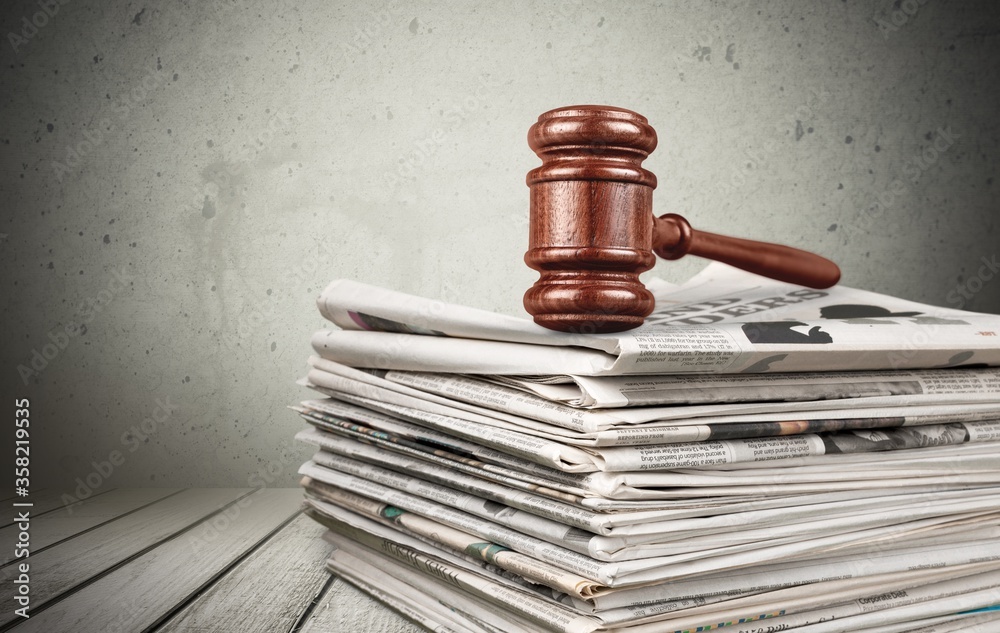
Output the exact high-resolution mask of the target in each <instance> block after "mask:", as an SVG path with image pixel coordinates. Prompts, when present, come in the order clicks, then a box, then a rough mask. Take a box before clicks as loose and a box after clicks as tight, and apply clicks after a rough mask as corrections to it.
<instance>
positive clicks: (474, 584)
mask: <svg viewBox="0 0 1000 633" xmlns="http://www.w3.org/2000/svg"><path fill="white" fill-rule="evenodd" d="M309 503H310V506H311V507H312V508H313V509H314V511H318V512H319V513H320V514H321V515H322V514H325V513H327V512H329V514H328V515H325V516H321V517H320V518H321V519H322V520H323V522H324V523H327V524H328V525H329V526H330V527H331V528H333V529H334V530H335V531H336V532H337V533H339V534H342V535H344V536H346V537H347V538H344V537H343V536H341V537H338V536H336V535H331V536H330V537H329V540H330V541H331V542H333V543H335V544H336V545H337V546H338V552H339V551H342V550H347V551H349V552H354V553H355V555H354V557H353V560H351V559H349V560H348V561H342V563H341V565H339V566H338V565H336V564H334V565H333V566H332V569H334V571H337V572H339V573H343V572H347V573H352V572H353V573H357V571H356V570H357V569H358V567H360V568H362V569H363V568H364V567H366V566H370V565H376V566H378V567H379V569H380V571H382V572H383V573H385V574H387V575H389V576H392V577H397V578H398V577H409V578H410V579H411V580H410V582H409V583H408V588H410V589H419V588H421V587H425V588H426V587H428V585H431V586H433V587H434V588H435V590H436V589H437V588H438V587H439V585H438V584H437V580H436V579H447V580H448V581H449V584H450V585H451V586H455V585H458V586H460V587H463V588H466V589H471V591H470V595H465V596H462V595H458V594H455V593H452V592H445V596H446V600H447V603H449V604H457V605H458V608H457V611H458V612H459V613H463V612H465V611H466V607H467V606H472V605H477V603H475V602H474V601H473V602H472V604H471V605H470V603H468V602H466V600H468V599H469V598H470V597H472V596H479V597H480V598H486V599H487V600H488V601H490V602H493V603H495V604H499V605H500V606H502V607H504V608H506V609H512V610H513V611H514V612H515V613H517V614H519V615H522V616H526V617H528V618H530V619H532V620H534V621H535V622H537V623H538V624H541V625H542V626H545V628H547V629H550V630H557V631H565V630H574V631H576V630H583V631H591V630H598V631H604V630H623V631H624V630H628V631H634V632H635V633H641V632H644V631H647V630H648V631H654V630H655V631H662V630H686V629H690V630H698V628H697V627H701V630H707V629H709V628H714V626H715V625H717V623H718V622H720V620H721V621H729V622H732V623H733V624H737V623H738V622H743V623H747V622H751V623H752V622H755V621H757V620H760V619H768V621H767V623H766V624H767V625H768V626H771V625H775V624H777V625H779V626H778V628H772V629H770V630H785V629H787V628H790V626H796V625H800V624H802V623H805V624H809V623H810V622H816V621H820V622H821V621H824V620H832V619H843V618H848V617H852V616H856V615H866V614H871V613H874V612H877V611H889V612H890V613H888V615H885V616H883V617H880V618H879V619H878V621H881V622H885V621H892V620H893V619H894V616H895V615H897V614H893V613H891V611H892V610H893V609H898V608H900V606H904V607H909V609H910V611H911V613H913V612H916V613H917V614H921V613H926V612H930V613H934V612H935V611H940V601H941V598H942V597H949V598H950V597H961V598H962V601H963V603H964V604H966V605H970V604H971V605H982V606H987V605H983V604H982V603H983V602H987V604H988V597H989V596H990V595H991V594H990V593H989V590H990V589H993V588H995V587H997V586H998V584H1000V571H997V570H995V569H992V570H991V569H989V568H988V564H984V563H973V564H969V565H956V566H951V567H947V568H930V567H922V568H921V567H918V568H915V569H910V570H907V571H903V572H883V573H880V574H875V575H872V576H869V577H867V578H862V579H853V578H852V579H846V578H843V579H836V580H823V581H818V582H816V583H810V584H808V585H795V586H789V587H787V588H784V589H779V590H774V591H768V592H764V593H750V594H744V595H743V596H741V597H737V598H735V599H730V600H723V601H721V602H720V601H715V600H711V599H706V600H700V601H696V602H697V604H695V606H681V607H680V608H669V607H667V609H668V610H666V611H659V610H658V609H657V608H656V606H660V607H663V606H664V605H656V606H654V605H647V610H645V611H642V612H637V613H634V614H631V615H625V614H621V613H617V612H615V611H605V612H603V613H593V614H591V615H590V616H587V615H585V614H583V613H580V612H576V613H574V612H573V611H567V610H558V605H557V604H553V602H552V601H551V600H547V599H545V597H544V596H542V595H539V594H537V593H532V592H527V593H526V592H524V591H519V590H518V589H519V588H518V587H516V586H511V583H509V582H504V581H503V579H500V578H497V576H496V575H495V574H490V573H489V572H488V570H484V569H475V568H470V567H468V566H467V565H463V564H462V562H461V561H458V560H456V559H454V558H450V557H448V555H447V554H446V553H445V552H442V551H441V550H438V549H436V548H434V547H433V546H428V545H427V544H425V543H423V542H418V541H414V540H413V539H408V537H407V536H406V534H405V533H400V532H394V531H390V532H386V531H385V530H379V529H378V527H377V526H372V525H371V522H370V520H366V519H364V518H363V517H358V516H353V517H352V516H351V515H350V513H345V512H343V511H341V510H339V509H338V508H336V506H332V505H329V504H327V503H325V502H323V501H321V500H312V501H310V502H309ZM366 524H367V528H368V529H365V526H366ZM352 539H357V542H355V541H353V540H352ZM366 546H367V547H366ZM379 552H384V553H386V554H388V555H390V556H392V558H393V559H394V561H395V562H397V563H401V564H402V565H406V566H409V567H411V568H413V569H417V570H420V571H422V572H423V573H424V574H426V575H425V576H423V577H422V578H417V579H416V580H412V578H413V575H412V572H411V573H409V574H407V573H405V572H404V571H403V570H404V569H405V568H404V567H402V566H401V565H400V564H395V565H394V564H392V562H387V559H386V558H385V557H384V556H383V555H382V554H380V553H379ZM337 558H338V556H337V552H335V553H334V555H333V557H332V558H331V560H332V561H336V559H337ZM348 562H349V563H352V564H344V563H348ZM776 575H777V574H776ZM665 590H666V591H669V587H666V588H665ZM435 593H437V591H435ZM419 594H420V592H419V591H418V595H419ZM611 595H613V594H611ZM984 596H986V597H987V599H985V600H984ZM920 605H923V608H922V607H921V606H920ZM816 607H819V608H816ZM810 609H811V610H810ZM949 613H954V611H951V612H949ZM622 616H624V617H622ZM782 616H784V618H785V622H781V621H779V620H778V619H777V618H780V617H782ZM770 618H774V619H770ZM792 618H795V619H797V622H796V624H791V622H789V619H792ZM738 626H743V627H745V628H737V627H734V628H733V630H740V631H745V632H750V631H758V630H760V629H757V628H754V626H755V625H754V624H749V625H747V624H743V625H738ZM511 630H517V629H516V628H515V629H511ZM529 630H532V629H529ZM836 630H839V629H836ZM850 630H855V629H850Z"/></svg>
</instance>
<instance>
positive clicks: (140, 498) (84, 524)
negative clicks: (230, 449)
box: [0, 488, 179, 566]
mask: <svg viewBox="0 0 1000 633" xmlns="http://www.w3.org/2000/svg"><path fill="white" fill-rule="evenodd" d="M177 492H179V490H178V489H176V488H121V489H118V490H113V491H111V492H109V493H108V494H104V495H100V496H97V497H91V498H89V499H87V500H86V501H82V502H80V503H79V504H74V505H73V506H71V507H69V506H68V507H66V508H65V509H63V510H60V511H59V512H48V513H46V514H43V515H41V516H37V515H36V514H35V512H34V511H33V510H34V509H33V508H24V509H25V510H32V512H31V520H30V526H29V533H30V536H31V553H32V554H39V553H41V552H42V550H44V549H45V548H47V547H49V546H50V545H52V544H53V543H58V542H59V541H62V540H63V539H67V538H69V537H71V536H73V535H75V534H80V533H81V532H85V531H87V530H90V529H93V528H95V527H97V526H99V525H102V524H104V523H107V522H108V521H113V520H114V519H117V518H119V517H121V516H122V515H125V514H128V513H129V512H132V511H134V510H137V509H139V508H141V507H143V506H146V505H148V504H150V503H153V502H155V501H159V500H160V499H163V498H165V497H169V496H170V495H172V494H175V493H177ZM19 531H20V529H19V528H18V527H17V526H16V525H9V526H7V527H5V528H2V529H0V543H14V542H16V540H17V535H18V532H19ZM13 560H14V550H13V549H9V550H4V551H3V552H0V566H3V565H8V564H10V563H11V562H12V561H13Z"/></svg>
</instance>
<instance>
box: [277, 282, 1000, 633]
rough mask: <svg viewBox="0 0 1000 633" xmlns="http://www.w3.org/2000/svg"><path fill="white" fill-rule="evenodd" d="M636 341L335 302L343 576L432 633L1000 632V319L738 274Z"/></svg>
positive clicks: (451, 312) (459, 314)
mask: <svg viewBox="0 0 1000 633" xmlns="http://www.w3.org/2000/svg"><path fill="white" fill-rule="evenodd" d="M649 286H650V288H651V289H652V290H653V291H654V294H655V295H656V299H657V308H656V311H655V312H654V314H653V315H652V316H651V317H650V319H649V320H648V322H647V324H646V325H644V326H643V327H642V328H640V329H638V330H635V331H633V332H628V333H624V334H589V333H586V332H581V333H577V334H565V333H557V332H550V331H548V330H545V329H543V328H540V327H538V326H536V325H535V324H533V323H532V322H530V321H528V320H526V319H520V318H515V317H510V316H504V315H499V314H494V313H491V312H485V311H482V310H475V309H471V308H467V307H462V306H458V305H452V304H447V303H443V302H440V301H433V300H428V299H421V298H418V297H413V296H410V295H405V294H401V293H397V292H392V291H389V290H384V289H380V288H375V287H372V286H367V285H364V284H359V283H356V282H350V281H336V282H333V283H332V284H330V286H328V287H327V288H326V289H325V290H324V291H323V294H322V295H321V297H320V298H319V301H318V304H319V308H320V311H321V313H322V314H323V316H325V317H326V318H327V319H328V320H330V321H331V322H332V323H333V324H334V325H336V326H338V327H339V329H331V330H326V331H322V332H319V333H317V334H316V335H314V337H313V347H314V349H315V351H316V353H317V354H318V356H314V357H311V358H310V359H309V360H308V374H307V376H306V377H305V378H304V379H303V380H302V381H301V384H303V385H305V386H308V387H310V388H311V389H313V390H314V391H317V392H319V393H320V394H322V395H323V396H325V397H324V398H322V399H314V400H306V401H304V402H302V403H300V405H298V406H296V407H293V409H295V410H296V411H297V412H298V413H299V415H300V416H301V417H302V419H303V420H304V421H305V422H307V423H308V425H309V428H308V429H307V430H304V431H301V432H300V433H299V434H298V435H297V436H296V439H297V440H299V441H301V442H304V443H306V444H309V445H311V446H313V447H314V448H315V449H316V452H315V454H314V455H313V457H312V458H311V459H310V460H309V461H308V462H306V463H305V464H303V465H302V467H301V469H300V471H299V472H300V474H301V475H302V476H303V479H302V485H303V488H304V490H305V501H304V507H305V511H306V513H307V514H308V515H309V516H311V517H312V518H314V519H315V520H316V521H318V522H320V523H321V524H323V525H324V526H326V527H327V528H328V532H327V533H326V535H325V536H324V538H325V540H326V541H327V542H328V543H329V544H330V547H331V548H332V551H331V554H330V557H329V559H328V561H327V567H328V569H329V570H330V571H331V572H333V573H335V574H337V575H338V576H340V577H341V578H343V579H345V580H347V581H348V582H350V583H352V584H354V585H356V586H358V587H360V588H361V589H363V590H364V591H366V592H367V593H369V594H370V595H372V596H374V597H376V598H377V599H378V600H380V601H381V602H383V603H385V604H387V605H389V606H391V607H393V608H394V609H396V610H398V611H399V612H401V613H403V614H404V615H406V616H407V617H409V618H410V619H411V620H413V621H414V622H417V623H418V624H420V625H421V626H423V627H425V628H428V629H430V630H434V631H442V632H448V631H468V632H475V633H518V632H523V633H530V632H535V631H554V632H559V633H590V632H597V633H604V632H611V631H622V632H629V633H660V632H667V633H681V632H692V633H693V632H695V631H709V630H713V631H714V630H717V629H719V630H721V631H723V633H773V632H777V631H795V632H796V633H841V632H848V631H851V632H855V631H858V632H869V633H918V632H922V633H946V632H957V631H963V632H968V631H980V632H983V633H997V632H998V631H1000V610H998V609H1000V606H998V605H1000V338H998V334H997V333H998V332H1000V316H996V315H986V314H975V313H969V312H961V311H958V310H951V309H946V308H937V307H932V306H927V305H922V304H918V303H913V302H909V301H903V300H900V299H894V298H892V297H886V296H882V295H878V294H875V293H871V292H865V291H860V290H853V289H850V288H844V287H836V288H832V289H828V290H811V289H805V288H800V287H796V286H790V285H788V284H783V283H779V282H774V281H771V280H767V279H763V278H760V277H757V276H754V275H750V274H748V273H744V272H742V271H738V270H735V269H732V268H729V267H726V266H724V265H721V264H712V265H710V266H709V267H708V268H707V269H706V270H705V271H704V272H703V273H701V274H700V275H698V276H696V277H695V278H693V279H692V280H691V281H690V282H688V283H686V284H684V285H682V286H671V285H669V284H665V283H663V282H658V281H656V280H654V281H653V282H652V283H650V284H649Z"/></svg>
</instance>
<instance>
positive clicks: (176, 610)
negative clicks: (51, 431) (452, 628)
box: [0, 488, 423, 633]
mask: <svg viewBox="0 0 1000 633" xmlns="http://www.w3.org/2000/svg"><path fill="white" fill-rule="evenodd" d="M301 500H302V491H301V490H300V489H297V488H294V489H288V488H282V489H266V488H265V489H260V490H251V489H232V488H207V489H189V490H177V489H164V488H153V489H115V490H102V491H101V492H100V494H95V495H94V496H93V497H91V498H89V499H87V500H86V501H83V502H80V503H77V504H74V505H73V506H71V507H68V508H67V507H64V506H63V504H62V502H61V501H60V495H59V494H58V493H48V494H46V493H45V492H44V491H43V492H39V493H35V492H33V493H32V495H31V498H30V501H32V502H33V503H34V507H33V508H31V522H30V532H29V534H30V538H31V556H30V558H29V559H27V562H28V563H29V565H30V583H29V587H30V594H29V595H30V600H31V603H30V611H29V614H30V616H31V617H30V618H28V619H24V618H21V617H19V616H17V615H16V614H15V613H14V610H15V609H16V608H17V604H16V603H15V602H14V594H15V591H17V588H16V587H17V585H16V584H15V583H14V580H15V578H16V577H17V576H18V570H17V566H18V565H19V564H20V563H22V562H25V561H24V560H14V559H13V556H14V547H13V545H14V543H15V541H16V540H17V538H18V534H19V532H20V530H19V529H18V528H17V526H15V525H14V524H13V522H7V521H3V527H2V528H0V543H3V548H2V551H0V564H2V565H3V567H0V576H2V577H3V578H2V580H3V583H2V586H0V604H2V605H3V608H2V611H0V633H2V632H3V631H14V632H15V633H25V632H28V631H44V632H46V633H56V632H61V631H74V632H77V633H90V632H94V633H97V632H101V633H115V632H122V633H126V632H127V633H132V632H139V631H142V632H146V631H149V632H152V631H156V632H166V631H171V632H187V633H194V632H198V633H204V632H206V631H222V632H225V631H234V632H238V633H255V632H258V631H259V632H261V633H264V632H268V633H274V632H302V633H307V632H311V633H316V632H319V631H335V632H338V633H339V632H352V633H353V632H363V631H386V632H392V633H404V632H405V633H417V632H419V631H423V629H422V628H420V627H418V626H416V625H414V624H413V623H411V622H410V621H408V620H406V619H404V618H403V617H401V616H399V615H398V614H396V613H395V612H394V611H391V610H390V609H388V608H386V607H383V606H381V605H380V604H379V603H378V602H375V601H373V600H371V599H370V598H368V597H367V596H366V595H364V594H362V593H360V592H358V591H357V590H356V589H354V588H353V587H351V586H350V585H348V584H347V583H345V582H344V581H342V580H340V579H338V578H335V577H332V576H330V574H329V573H328V572H327V571H326V569H325V561H326V558H327V554H328V553H329V551H330V545H328V544H327V543H326V542H325V541H323V540H322V539H321V538H320V535H321V534H322V533H323V528H322V527H321V526H319V525H318V524H316V523H314V522H313V521H312V520H310V519H309V518H308V517H306V516H304V515H303V514H302V513H301V512H300V509H299V505H300V502H301ZM12 501H14V500H12V499H11V500H6V501H4V503H7V504H8V507H10V503H11V502H12ZM8 516H9V515H8Z"/></svg>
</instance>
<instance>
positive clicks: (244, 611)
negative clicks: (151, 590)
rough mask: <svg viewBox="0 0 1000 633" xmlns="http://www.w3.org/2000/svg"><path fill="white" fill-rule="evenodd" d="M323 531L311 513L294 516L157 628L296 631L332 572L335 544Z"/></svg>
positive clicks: (171, 631)
mask: <svg viewBox="0 0 1000 633" xmlns="http://www.w3.org/2000/svg"><path fill="white" fill-rule="evenodd" d="M323 531H324V528H323V526H321V525H318V524H317V523H316V522H315V521H313V520H312V519H310V518H309V517H307V516H305V515H302V514H297V515H295V516H293V517H292V518H291V519H290V521H289V522H288V523H287V524H285V525H283V526H281V529H280V531H276V532H274V533H272V534H271V535H270V536H268V538H267V539H266V540H265V541H264V542H262V543H261V545H260V546H259V547H257V548H255V549H253V550H251V551H248V552H247V553H246V554H245V555H244V556H243V558H242V559H240V560H238V561H235V563H234V564H233V565H232V566H231V567H230V568H229V569H227V570H225V571H224V573H223V574H222V575H221V576H220V578H219V579H218V580H217V581H216V582H214V584H212V585H211V586H210V587H208V588H207V589H206V590H204V591H202V592H200V593H198V594H196V595H193V596H192V599H191V600H190V601H188V602H187V603H184V604H181V605H179V606H178V608H177V609H176V610H175V613H171V614H167V616H165V617H164V618H163V622H164V623H163V624H162V625H160V626H158V627H156V628H155V629H154V630H155V632H156V633H200V632H203V631H207V630H221V631H240V633H271V632H277V631H291V630H294V627H295V625H296V624H297V623H298V621H299V620H301V619H302V617H303V615H304V614H305V613H306V612H308V611H309V610H310V607H311V606H312V605H313V604H314V602H315V600H316V599H317V598H318V597H319V596H320V595H321V593H322V591H323V587H324V583H325V581H326V580H327V579H328V577H329V574H328V573H327V572H326V570H325V568H324V565H323V561H324V560H325V559H326V557H327V556H328V555H329V551H330V549H331V546H330V545H329V544H327V543H326V542H325V541H323V539H322V538H321V537H322V534H323ZM262 597H265V598H263V599H262Z"/></svg>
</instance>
